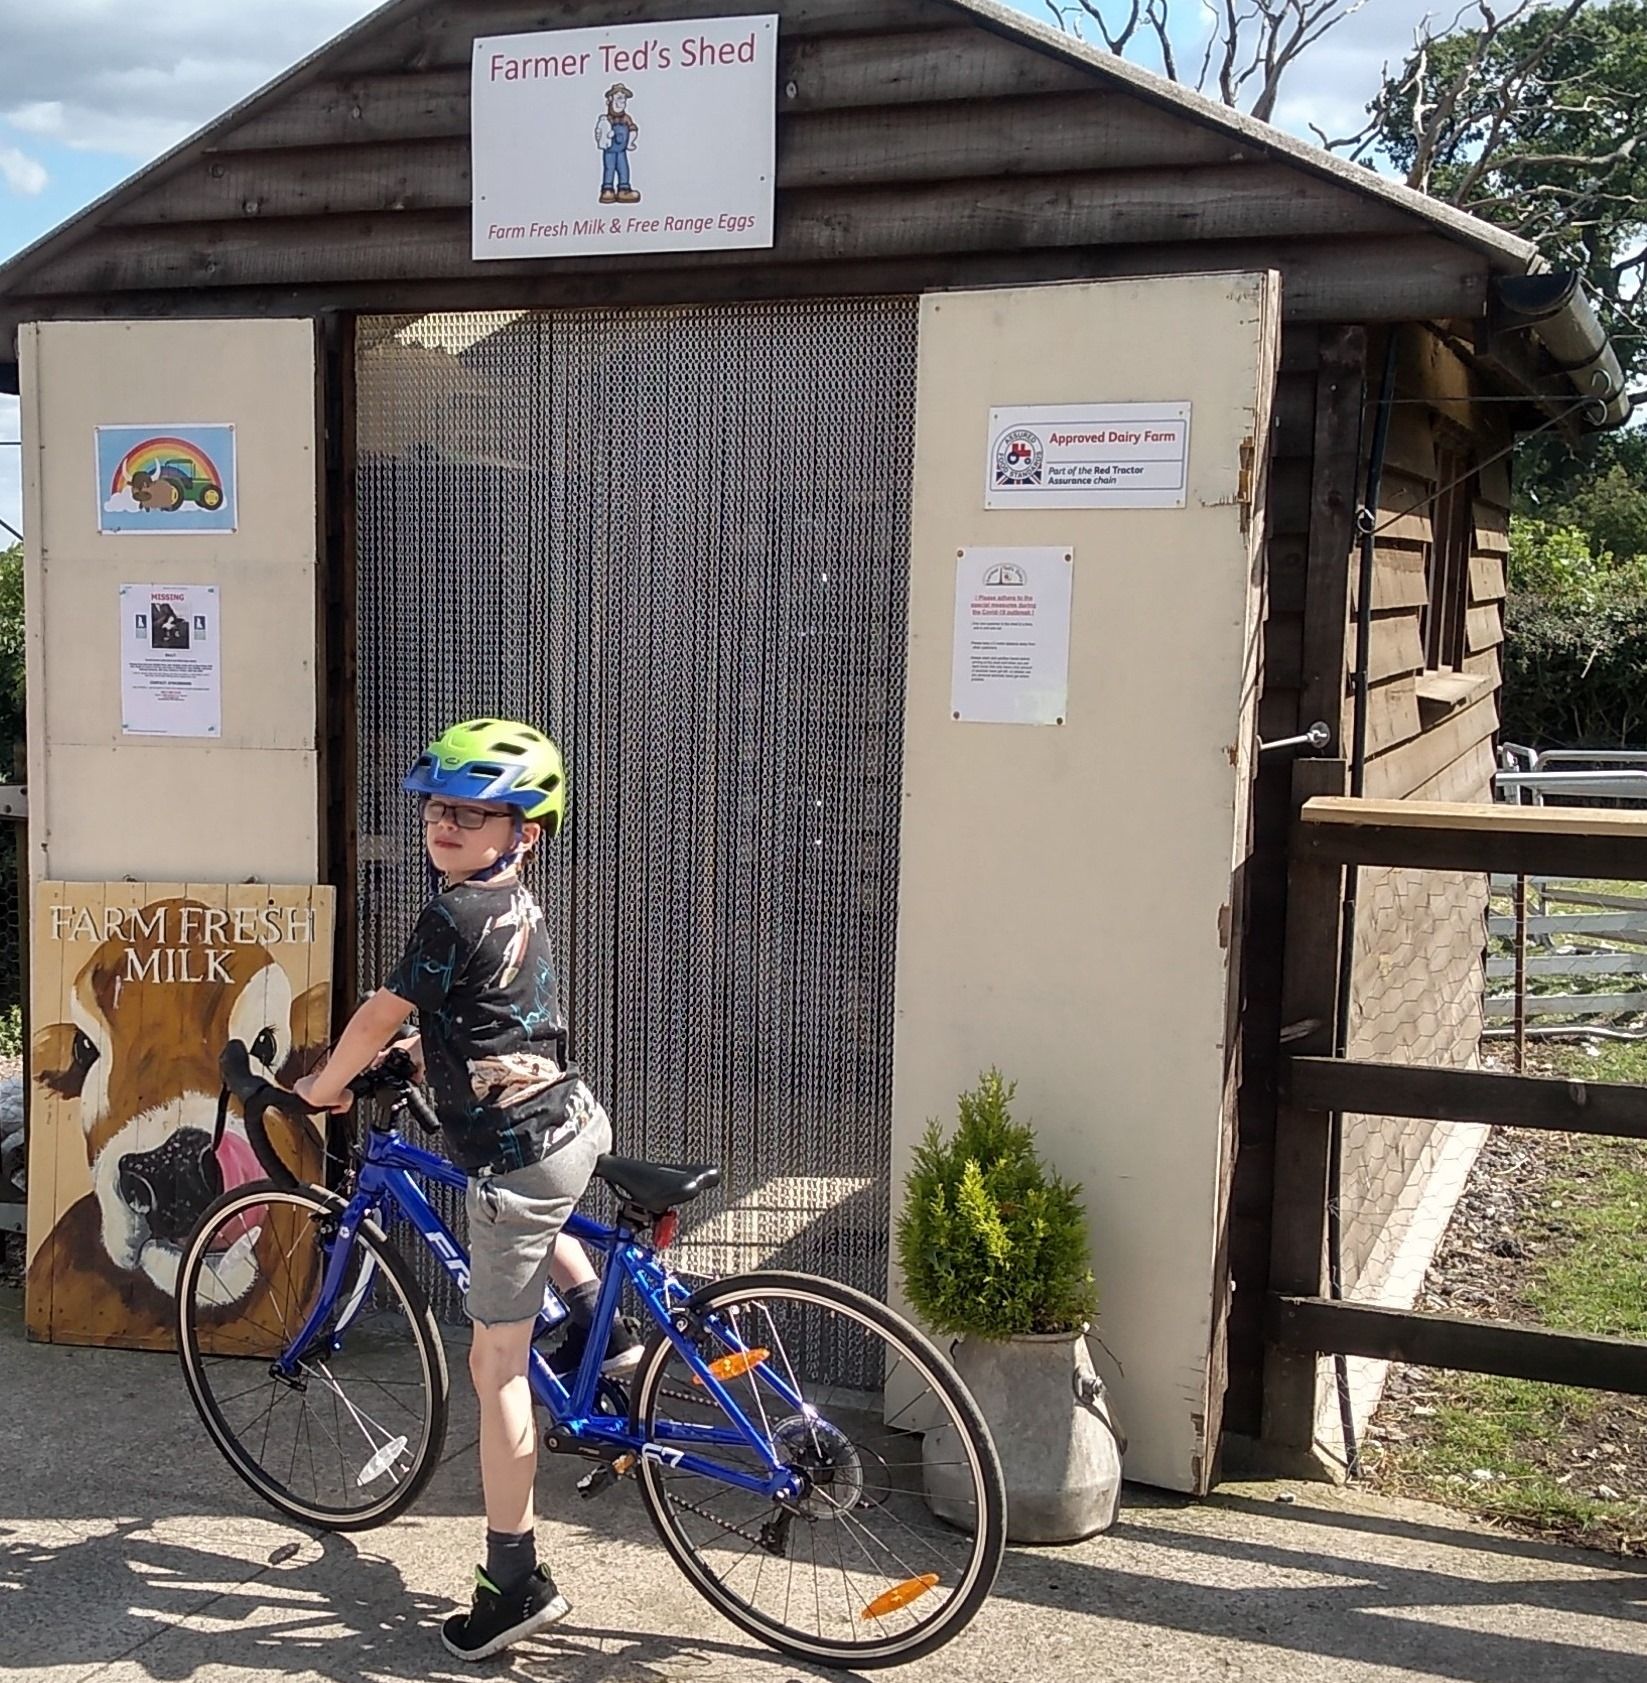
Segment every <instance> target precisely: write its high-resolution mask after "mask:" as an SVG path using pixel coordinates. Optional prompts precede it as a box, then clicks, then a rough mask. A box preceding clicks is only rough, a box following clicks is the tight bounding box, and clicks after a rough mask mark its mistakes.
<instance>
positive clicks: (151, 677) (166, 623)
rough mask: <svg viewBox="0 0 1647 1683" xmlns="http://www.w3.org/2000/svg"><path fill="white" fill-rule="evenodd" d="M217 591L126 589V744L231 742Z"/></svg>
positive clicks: (211, 586) (122, 635)
mask: <svg viewBox="0 0 1647 1683" xmlns="http://www.w3.org/2000/svg"><path fill="white" fill-rule="evenodd" d="M219 633H220V626H219V624H218V591H217V586H216V585H215V584H123V585H121V587H120V729H121V734H122V735H125V736H204V737H214V736H218V737H220V736H221V735H222V734H223V694H222V672H221V661H220V658H219V653H220V636H219Z"/></svg>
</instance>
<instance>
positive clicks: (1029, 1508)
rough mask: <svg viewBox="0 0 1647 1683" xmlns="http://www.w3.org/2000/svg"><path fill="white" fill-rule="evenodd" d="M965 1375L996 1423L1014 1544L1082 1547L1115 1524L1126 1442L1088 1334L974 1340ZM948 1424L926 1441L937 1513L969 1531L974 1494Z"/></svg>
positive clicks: (929, 1492) (966, 1349)
mask: <svg viewBox="0 0 1647 1683" xmlns="http://www.w3.org/2000/svg"><path fill="white" fill-rule="evenodd" d="M952 1360H953V1361H954V1363H955V1370H956V1372H958V1373H959V1374H960V1376H961V1378H962V1380H963V1381H964V1382H965V1384H966V1387H967V1389H968V1390H969V1391H971V1393H972V1395H973V1396H974V1397H975V1398H976V1399H977V1403H978V1406H979V1408H981V1409H982V1410H983V1414H984V1419H985V1420H986V1421H987V1422H988V1423H989V1430H990V1435H991V1436H992V1437H993V1438H994V1439H995V1448H996V1451H997V1453H998V1454H999V1455H1000V1457H1001V1470H1002V1472H1003V1473H1004V1474H1005V1477H1006V1493H1007V1540H1008V1541H1009V1542H1014V1543H1073V1542H1076V1541H1078V1540H1079V1539H1080V1538H1082V1537H1090V1536H1092V1535H1093V1534H1094V1533H1095V1532H1099V1531H1107V1530H1108V1529H1109V1528H1110V1527H1111V1526H1112V1525H1113V1524H1114V1523H1115V1515H1116V1512H1117V1510H1118V1508H1119V1507H1120V1501H1121V1456H1122V1453H1123V1452H1124V1451H1125V1449H1126V1440H1125V1439H1124V1438H1123V1437H1122V1435H1121V1432H1120V1429H1119V1428H1118V1427H1117V1426H1116V1424H1115V1422H1114V1420H1113V1418H1112V1416H1111V1412H1110V1407H1109V1396H1108V1393H1107V1392H1106V1391H1105V1389H1104V1382H1103V1380H1101V1379H1100V1378H1099V1377H1098V1375H1097V1373H1096V1371H1095V1370H1094V1369H1093V1365H1092V1357H1091V1355H1090V1353H1089V1352H1088V1350H1087V1342H1086V1336H1085V1333H1084V1331H1083V1332H1076V1333H1033V1334H1029V1335H1026V1336H1024V1337H1019V1338H1009V1339H1005V1340H1000V1341H997V1340H995V1339H988V1338H964V1339H962V1340H961V1341H960V1342H959V1343H958V1344H957V1345H956V1346H955V1348H954V1351H953V1353H952ZM960 1454H961V1448H960V1444H959V1443H958V1441H957V1439H956V1433H955V1432H954V1430H953V1428H951V1427H950V1426H948V1425H947V1424H946V1425H944V1426H941V1427H939V1428H938V1429H936V1430H934V1431H929V1432H927V1433H926V1435H925V1436H924V1437H923V1438H922V1439H921V1473H922V1478H923V1481H924V1485H925V1490H926V1500H927V1506H928V1507H930V1508H931V1509H932V1511H933V1512H934V1513H935V1514H936V1515H937V1516H938V1517H939V1518H940V1519H943V1520H947V1521H948V1522H949V1523H950V1524H953V1525H961V1526H968V1525H970V1523H971V1517H972V1514H971V1507H970V1504H969V1502H968V1501H967V1491H968V1490H969V1488H970V1486H969V1483H968V1481H966V1480H965V1478H964V1476H961V1475H960V1472H959V1469H957V1468H955V1467H953V1466H952V1465H946V1463H953V1462H955V1461H956V1460H958V1459H959V1457H960Z"/></svg>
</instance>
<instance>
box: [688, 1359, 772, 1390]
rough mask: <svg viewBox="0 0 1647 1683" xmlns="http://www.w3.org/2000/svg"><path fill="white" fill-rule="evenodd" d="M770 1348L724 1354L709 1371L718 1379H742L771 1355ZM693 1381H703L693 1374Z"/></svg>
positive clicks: (700, 1383)
mask: <svg viewBox="0 0 1647 1683" xmlns="http://www.w3.org/2000/svg"><path fill="white" fill-rule="evenodd" d="M771 1354H772V1352H771V1351H770V1350H734V1351H733V1352H732V1354H731V1355H730V1356H722V1357H720V1358H719V1359H718V1360H716V1361H712V1362H711V1363H710V1364H709V1371H710V1372H711V1373H712V1374H714V1376H715V1377H716V1378H717V1379H741V1378H742V1377H743V1376H744V1374H746V1373H748V1372H749V1370H750V1369H751V1368H754V1367H759V1366H760V1365H761V1363H762V1362H764V1361H765V1360H766V1358H767V1357H768V1356H770V1355H771ZM692 1383H693V1384H694V1385H697V1386H699V1387H700V1388H701V1387H702V1385H703V1381H702V1380H701V1379H700V1378H699V1377H698V1376H697V1374H695V1373H694V1374H693V1375H692Z"/></svg>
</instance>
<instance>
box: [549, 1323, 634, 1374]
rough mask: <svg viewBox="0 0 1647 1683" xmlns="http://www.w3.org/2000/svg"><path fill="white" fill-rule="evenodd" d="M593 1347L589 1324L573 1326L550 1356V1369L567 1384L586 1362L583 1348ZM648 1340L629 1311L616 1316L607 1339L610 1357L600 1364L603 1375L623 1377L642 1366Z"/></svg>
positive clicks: (607, 1356)
mask: <svg viewBox="0 0 1647 1683" xmlns="http://www.w3.org/2000/svg"><path fill="white" fill-rule="evenodd" d="M588 1347H589V1328H588V1327H578V1326H574V1327H569V1328H568V1329H567V1333H566V1337H565V1338H563V1339H562V1340H561V1342H560V1345H559V1347H558V1348H557V1349H555V1350H554V1351H553V1352H552V1353H551V1354H550V1356H549V1358H548V1361H549V1371H550V1372H551V1373H552V1374H554V1376H555V1377H556V1378H557V1379H558V1380H560V1381H561V1382H562V1384H564V1383H565V1382H566V1381H567V1380H569V1379H571V1378H572V1377H573V1376H574V1375H575V1374H576V1373H577V1371H578V1369H579V1368H580V1367H581V1366H582V1365H583V1352H584V1351H585V1350H586V1349H588ZM645 1347H646V1346H645V1342H644V1341H643V1340H642V1339H641V1337H640V1335H639V1334H638V1333H637V1332H636V1331H635V1328H634V1326H633V1325H632V1324H631V1322H630V1321H629V1319H628V1317H627V1316H625V1315H618V1316H616V1317H615V1318H614V1319H613V1322H612V1331H611V1334H610V1336H609V1337H608V1338H607V1340H606V1360H605V1361H603V1362H602V1363H601V1364H600V1371H601V1377H602V1378H603V1379H622V1378H624V1377H625V1375H627V1374H631V1373H633V1372H634V1371H635V1369H636V1368H637V1367H639V1366H640V1359H641V1351H642V1350H643V1349H645Z"/></svg>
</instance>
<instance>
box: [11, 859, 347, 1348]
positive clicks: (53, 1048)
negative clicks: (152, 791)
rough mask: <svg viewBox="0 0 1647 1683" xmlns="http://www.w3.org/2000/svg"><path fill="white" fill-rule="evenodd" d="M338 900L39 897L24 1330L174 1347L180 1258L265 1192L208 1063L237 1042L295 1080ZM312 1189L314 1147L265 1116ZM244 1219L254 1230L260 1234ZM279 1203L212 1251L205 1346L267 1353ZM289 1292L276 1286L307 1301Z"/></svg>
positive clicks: (62, 891) (318, 1167)
mask: <svg viewBox="0 0 1647 1683" xmlns="http://www.w3.org/2000/svg"><path fill="white" fill-rule="evenodd" d="M333 898H334V891H333V890H332V889H330V888H313V887H294V888H272V887H261V886H251V885H240V886H235V887H228V886H223V885H202V884H189V885H186V886H185V885H162V884H154V883H131V882H112V883H81V882H76V883H66V882H46V883H41V884H40V885H39V886H38V888H37V891H36V895H35V907H34V926H33V927H34V930H35V942H34V948H33V953H32V955H31V966H30V968H31V993H30V999H31V1006H32V1017H33V1028H32V1038H31V1043H30V1052H31V1055H32V1056H31V1065H30V1080H31V1087H30V1093H29V1106H30V1109H29V1123H30V1126H29V1166H28V1181H29V1214H28V1276H27V1287H28V1290H27V1299H26V1315H27V1321H28V1328H29V1332H30V1334H31V1335H32V1336H33V1337H36V1338H47V1339H53V1340H57V1341H61V1342H67V1343H77V1344H109V1345H121V1346H127V1347H133V1348H139V1349H158V1348H167V1347H169V1346H170V1345H171V1344H172V1342H173V1332H172V1328H173V1326H174V1325H175V1321H176V1306H175V1293H176V1290H177V1281H178V1268H179V1264H180V1261H181V1258H182V1253H183V1247H184V1245H185V1244H186V1243H187V1241H188V1237H189V1235H190V1234H191V1233H192V1232H193V1230H194V1228H195V1225H196V1224H197V1223H198V1221H199V1219H200V1217H201V1215H202V1214H203V1213H204V1212H205V1210H206V1209H207V1207H208V1206H209V1205H210V1204H211V1203H212V1201H213V1200H214V1199H216V1198H217V1197H218V1196H219V1195H220V1194H221V1193H223V1192H227V1191H230V1190H232V1189H233V1188H234V1187H237V1186H241V1185H244V1184H245V1183H246V1182H248V1181H254V1180H260V1179H262V1178H263V1175H264V1170H263V1167H262V1165H261V1164H260V1163H259V1162H258V1159H257V1156H256V1154H255V1153H254V1152H253V1150H252V1148H251V1145H250V1143H249V1141H248V1139H247V1136H246V1128H245V1122H244V1119H243V1118H242V1117H241V1116H240V1115H239V1113H238V1106H237V1105H231V1106H230V1109H229V1112H228V1114H227V1115H226V1117H225V1118H224V1122H223V1125H222V1126H221V1127H219V1125H218V1117H217V1100H218V1092H219V1089H220V1085H221V1083H220V1080H219V1076H218V1068H217V1059H218V1054H219V1053H220V1052H221V1051H222V1049H223V1046H224V1044H225V1043H226V1042H227V1041H230V1040H239V1041H242V1042H244V1043H245V1045H246V1046H247V1048H248V1049H249V1050H250V1053H251V1056H252V1060H253V1064H254V1067H256V1068H257V1069H259V1070H260V1071H261V1072H262V1073H263V1074H265V1075H266V1076H268V1077H269V1078H270V1079H272V1080H275V1081H279V1082H280V1083H282V1084H289V1083H290V1082H292V1081H293V1080H295V1079H296V1078H297V1077H298V1076H299V1075H303V1074H306V1073H307V1072H308V1071H309V1070H310V1069H312V1068H313V1067H314V1066H315V1064H316V1063H317V1062H318V1061H319V1059H320V1057H321V1056H322V1055H323V1052H324V1048H325V1046H326V1044H327V1042H328V1039H329V1036H330V1026H331V1008H332V919H333ZM269 1132H270V1136H271V1138H272V1140H273V1142H274V1144H275V1146H276V1149H277V1150H279V1152H280V1154H281V1156H282V1158H283V1159H284V1161H285V1162H286V1164H287V1166H288V1167H289V1168H291V1170H292V1171H293V1172H294V1173H295V1174H297V1175H298V1176H299V1177H300V1178H304V1179H318V1178H319V1176H320V1174H321V1172H322V1164H321V1151H320V1133H319V1131H318V1129H317V1128H314V1127H302V1126H298V1125H296V1124H293V1123H291V1122H289V1121H287V1120H284V1119H280V1118H276V1117H273V1116H271V1117H270V1120H269ZM254 1217H255V1219H254ZM293 1219H294V1217H293V1213H292V1211H291V1209H290V1207H289V1206H267V1207H260V1206H254V1207H253V1212H252V1214H249V1215H248V1216H247V1217H246V1218H245V1219H244V1220H243V1221H242V1222H241V1224H240V1227H239V1229H238V1230H237V1232H236V1234H235V1236H234V1242H233V1243H232V1244H227V1243H226V1244H225V1245H224V1246H223V1247H222V1248H221V1249H214V1250H213V1251H211V1252H209V1253H208V1255H207V1260H206V1263H205V1268H204V1272H203V1274H202V1285H201V1291H202V1292H203V1293H204V1294H205V1296H206V1297H207V1299H208V1300H209V1301H208V1304H207V1310H206V1315H207V1320H208V1322H209V1326H210V1331H211V1335H212V1337H213V1338H214V1339H215V1340H217V1341H218V1344H219V1347H220V1348H222V1349H223V1350H225V1351H228V1352H235V1351H243V1352H244V1353H246V1354H258V1353H262V1352H261V1343H262V1340H263V1336H264V1335H263V1334H262V1332H260V1331H259V1330H258V1329H259V1326H260V1324H261V1325H264V1326H266V1325H267V1324H269V1321H270V1316H269V1315H268V1313H267V1297H268V1294H269V1292H270V1291H272V1290H275V1289H277V1283H276V1282H275V1280H274V1278H273V1276H274V1275H275V1274H278V1273H279V1272H280V1270H281V1268H282V1267H284V1268H286V1270H287V1273H288V1274H289V1273H290V1270H291V1263H290V1257H291V1256H292V1255H294V1254H295V1253H294V1251H293V1248H292V1242H291V1241H292V1235H291V1234H289V1233H282V1232H281V1231H279V1229H280V1226H281V1223H282V1222H283V1221H284V1222H286V1223H287V1224H288V1225H289V1224H290V1222H291V1221H292V1220H293ZM303 1287H304V1282H302V1281H298V1280H295V1279H292V1278H284V1277H283V1278H282V1279H281V1280H280V1281H279V1282H278V1289H280V1290H282V1291H285V1292H288V1293H290V1292H294V1291H301V1290H302V1289H303Z"/></svg>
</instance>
